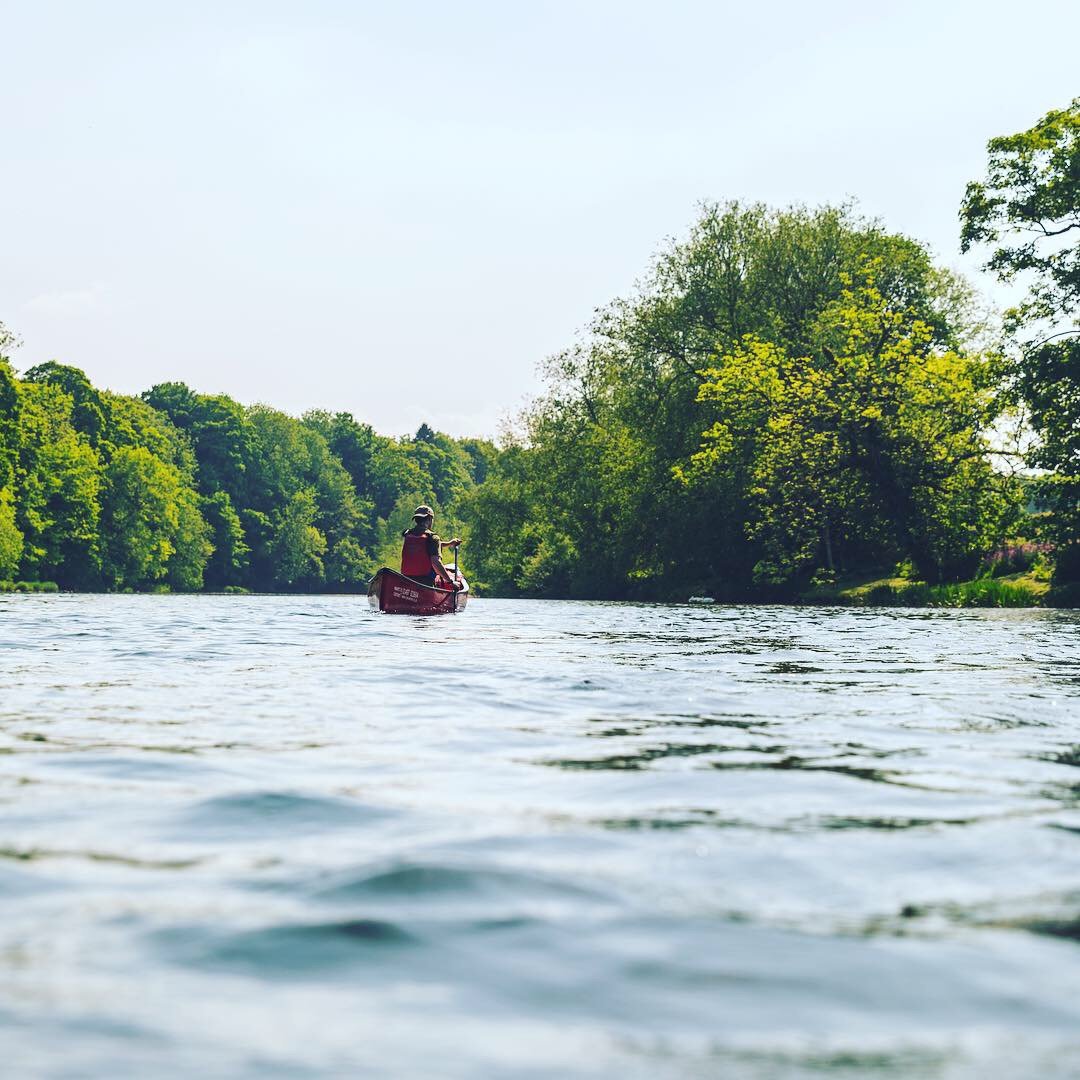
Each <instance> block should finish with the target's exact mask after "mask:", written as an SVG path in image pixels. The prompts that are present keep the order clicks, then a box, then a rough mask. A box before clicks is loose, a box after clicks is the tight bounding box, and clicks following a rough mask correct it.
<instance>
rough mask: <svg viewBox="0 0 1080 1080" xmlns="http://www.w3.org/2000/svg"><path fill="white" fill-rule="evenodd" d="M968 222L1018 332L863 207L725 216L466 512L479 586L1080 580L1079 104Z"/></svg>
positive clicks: (978, 190)
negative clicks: (1019, 566) (1015, 568)
mask: <svg viewBox="0 0 1080 1080" xmlns="http://www.w3.org/2000/svg"><path fill="white" fill-rule="evenodd" d="M961 220H962V230H963V233H962V243H963V246H964V248H965V250H966V249H967V247H969V246H971V245H974V244H984V243H985V244H989V245H991V247H992V249H993V250H992V251H991V254H990V257H989V262H988V268H989V269H990V270H991V271H992V272H994V273H996V274H998V275H999V276H1001V277H1002V278H1003V279H1005V280H1009V281H1012V280H1014V279H1016V280H1018V281H1021V282H1023V283H1025V284H1026V285H1027V286H1028V287H1029V293H1028V297H1027V299H1026V301H1025V302H1024V303H1022V304H1021V305H1020V306H1019V307H1017V308H1016V309H1014V310H1012V311H1010V312H1007V313H1006V317H1005V320H1004V325H1003V326H1002V325H1000V324H999V325H997V326H995V325H993V324H991V323H989V322H988V321H987V320H986V318H985V317H984V316H983V315H982V313H981V311H980V307H979V304H978V302H977V298H976V296H975V294H974V293H973V291H972V290H971V288H970V287H969V286H968V285H966V284H965V282H964V281H963V280H961V279H959V278H958V277H956V276H955V275H954V274H951V273H949V272H948V271H947V270H944V269H942V268H940V267H939V266H936V265H935V263H934V261H933V260H932V258H931V256H930V253H929V252H928V250H927V249H926V247H925V246H923V245H922V244H919V243H917V242H916V241H914V240H911V239H909V238H907V237H904V236H900V235H896V234H892V233H889V232H888V231H886V230H884V229H883V228H882V227H881V226H880V225H879V224H877V223H876V222H872V221H867V220H865V219H864V218H862V217H860V216H859V214H857V213H856V212H855V211H854V210H853V209H852V208H851V207H850V206H841V207H825V208H822V209H817V210H807V209H802V208H794V209H789V210H770V209H768V208H766V207H764V206H760V205H750V206H747V205H740V204H737V203H729V204H726V205H711V206H706V207H705V208H704V209H703V211H702V214H701V216H700V218H699V220H698V221H697V222H696V223H695V224H694V226H693V228H692V230H691V231H690V234H689V236H688V237H687V238H686V239H684V240H682V241H681V242H678V243H673V244H671V245H670V246H669V247H668V248H667V249H666V250H665V251H663V252H662V253H661V255H660V256H659V257H658V258H657V260H656V261H655V264H654V266H653V267H652V269H651V271H650V273H649V275H648V276H647V277H646V279H645V280H644V281H643V282H642V283H641V285H640V287H639V289H638V291H637V292H636V294H635V295H633V296H631V297H629V298H626V299H623V300H618V301H616V302H615V303H613V304H611V305H609V306H608V307H606V308H604V309H602V310H601V311H600V312H599V313H598V315H597V316H596V318H595V320H594V322H593V323H592V325H591V327H590V328H589V334H588V335H587V337H586V339H585V340H584V341H583V342H582V343H581V344H580V345H578V346H576V347H574V348H573V349H570V350H568V351H567V352H565V353H563V354H561V355H559V356H557V357H555V358H554V359H553V360H552V361H551V362H550V364H549V368H548V376H549V390H548V393H547V394H546V395H545V396H544V397H543V398H542V399H541V400H540V401H538V402H537V403H536V404H535V405H534V406H533V407H532V408H531V409H529V410H528V411H527V412H526V414H525V415H524V416H523V417H522V420H521V424H520V433H519V439H518V442H517V444H516V445H512V446H509V447H507V448H506V449H505V450H504V452H503V453H502V454H501V455H500V457H499V459H498V461H497V463H496V467H495V469H494V470H493V473H492V475H491V476H490V477H489V479H488V481H487V482H486V483H485V484H483V485H482V486H479V487H477V488H475V489H473V490H472V491H470V492H468V493H466V494H465V495H464V496H463V499H462V503H461V507H460V511H461V513H462V515H463V516H464V517H465V518H466V519H467V520H468V522H469V523H470V526H471V542H470V548H469V552H470V560H471V563H472V565H473V567H474V569H475V570H476V571H477V572H478V575H479V577H480V579H481V580H482V581H484V582H486V583H487V584H488V585H489V586H490V587H491V588H492V589H494V590H495V591H497V592H500V593H504V594H510V595H515V594H517V595H550V596H578V597H625V596H637V597H641V598H666V597H672V598H674V597H680V596H682V597H685V596H686V595H687V593H689V592H708V593H710V594H712V595H715V596H718V597H729V598H738V597H749V596H762V595H772V596H776V597H784V596H790V595H792V594H793V593H795V592H798V591H800V590H801V589H803V588H805V587H807V586H808V585H811V584H820V583H823V582H828V581H829V580H831V579H835V578H836V576H837V575H841V574H845V573H849V574H850V573H856V572H860V571H869V572H873V571H879V572H880V571H885V573H886V575H887V576H888V575H889V574H892V573H897V574H900V575H902V576H905V577H908V578H909V579H912V580H921V581H925V582H929V583H940V582H949V581H956V580H959V579H963V578H970V577H972V576H974V575H976V574H977V573H978V572H979V570H980V566H981V565H985V563H984V560H985V559H986V558H987V557H988V556H991V555H992V552H993V550H994V549H995V547H998V546H999V545H1001V544H1002V543H1003V542H1004V541H1006V539H1008V538H1017V537H1019V538H1028V539H1032V540H1034V541H1036V542H1035V543H1034V544H1032V545H1031V546H1032V547H1033V548H1040V547H1041V548H1042V549H1044V550H1045V548H1046V547H1047V546H1048V545H1052V546H1053V550H1054V552H1055V559H1056V571H1055V572H1056V574H1057V577H1058V580H1059V581H1069V580H1075V579H1076V578H1080V558H1078V554H1077V553H1078V552H1080V339H1078V338H1077V337H1076V334H1077V331H1076V325H1077V324H1076V322H1075V321H1074V319H1075V314H1076V311H1077V309H1078V306H1080V242H1078V240H1080V99H1078V100H1077V101H1075V102H1073V103H1072V104H1071V105H1070V106H1069V107H1068V108H1067V109H1065V110H1060V111H1056V112H1053V113H1051V114H1049V115H1048V116H1046V117H1044V118H1043V119H1042V120H1041V121H1039V123H1038V124H1037V125H1036V126H1035V127H1034V128H1032V129H1031V130H1030V131H1028V132H1024V133H1021V134H1020V135H1016V136H1010V137H1007V138H1003V139H995V140H993V141H992V142H991V144H990V164H989V169H988V175H987V179H986V181H985V182H982V183H973V184H971V185H970V186H969V188H968V191H967V194H966V197H965V199H964V203H963V207H962V210H961ZM1074 230H1078V231H1074ZM1071 320H1073V321H1071Z"/></svg>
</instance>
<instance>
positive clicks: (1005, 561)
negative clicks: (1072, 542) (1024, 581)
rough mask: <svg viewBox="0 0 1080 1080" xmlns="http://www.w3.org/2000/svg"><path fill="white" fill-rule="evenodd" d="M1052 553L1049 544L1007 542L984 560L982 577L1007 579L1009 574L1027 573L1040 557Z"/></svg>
mask: <svg viewBox="0 0 1080 1080" xmlns="http://www.w3.org/2000/svg"><path fill="white" fill-rule="evenodd" d="M1050 551H1051V545H1050V544H1047V543H1035V542H1033V541H1031V540H1007V541H1006V542H1005V543H1004V544H1002V545H1001V546H1000V547H998V548H995V549H994V550H993V551H991V552H990V553H989V554H988V555H986V556H985V557H984V558H983V561H982V568H981V569H982V573H981V574H980V576H982V575H989V576H990V577H1005V576H1006V575H1008V574H1024V573H1027V571H1028V570H1030V569H1031V568H1032V567H1033V566H1034V565H1035V563H1036V561H1037V560H1038V559H1039V558H1040V557H1042V556H1043V555H1046V554H1048V553H1049V552H1050Z"/></svg>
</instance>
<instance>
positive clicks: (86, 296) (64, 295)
mask: <svg viewBox="0 0 1080 1080" xmlns="http://www.w3.org/2000/svg"><path fill="white" fill-rule="evenodd" d="M106 291H107V290H106V289H105V286H104V285H91V286H89V287H88V288H85V289H64V290H58V291H56V292H46V293H39V294H38V295H37V296H33V297H31V298H30V299H29V300H27V301H26V303H25V304H23V308H24V309H25V310H26V311H29V312H32V313H34V314H36V315H51V316H53V317H56V318H77V317H79V316H81V315H92V314H94V313H95V312H97V311H100V310H101V309H102V306H103V301H104V300H105V295H106Z"/></svg>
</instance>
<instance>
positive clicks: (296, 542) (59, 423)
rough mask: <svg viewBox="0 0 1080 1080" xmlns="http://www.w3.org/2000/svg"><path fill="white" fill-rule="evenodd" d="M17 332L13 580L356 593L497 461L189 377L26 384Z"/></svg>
mask: <svg viewBox="0 0 1080 1080" xmlns="http://www.w3.org/2000/svg"><path fill="white" fill-rule="evenodd" d="M12 344H13V339H12V337H11V335H10V334H7V333H6V332H4V331H3V329H2V328H0V581H3V580H5V579H12V578H21V579H24V580H29V581H54V582H56V583H57V584H58V585H60V586H61V587H62V588H69V589H108V590H126V589H132V590H152V589H176V590H183V591H192V590H198V589H213V590H226V589H251V590H304V591H319V590H346V591H348V590H355V589H358V588H362V587H363V586H364V584H365V583H366V581H367V579H368V578H369V577H370V575H371V574H372V573H373V572H374V570H375V569H376V568H377V566H378V565H379V564H380V562H382V561H389V562H391V563H393V562H394V561H396V559H397V557H398V548H399V546H400V540H399V536H400V531H401V529H403V528H404V527H405V526H406V525H407V524H408V522H409V519H410V516H411V513H412V510H413V508H414V507H415V506H416V504H417V503H419V502H424V501H426V502H429V503H433V504H435V505H436V506H439V505H441V504H442V505H449V504H452V503H453V502H454V501H456V500H457V499H459V498H460V497H461V496H462V495H463V494H464V493H465V492H467V491H468V490H470V489H471V488H472V487H474V486H475V485H476V484H477V483H479V482H482V481H483V479H484V478H485V476H486V474H487V471H488V469H489V467H490V465H491V463H492V462H493V461H494V459H495V457H496V450H495V447H494V446H493V445H492V444H491V443H488V442H485V441H483V440H479V439H451V438H449V437H448V436H446V435H442V434H439V433H438V432H434V431H432V430H431V429H430V428H428V427H427V426H426V425H424V426H422V427H421V428H420V430H419V431H418V432H417V433H416V435H415V437H413V438H411V439H401V440H395V439H390V438H386V437H383V436H380V435H377V434H375V432H374V431H373V430H372V429H371V427H370V426H369V425H367V424H362V423H359V422H357V421H356V420H355V419H353V417H352V416H350V415H349V414H347V413H335V414H330V413H327V412H311V413H308V414H306V415H305V416H304V417H303V418H301V419H296V418H294V417H291V416H287V415H285V414H284V413H282V412H279V411H277V410H275V409H271V408H268V407H266V406H262V405H256V406H252V407H244V406H242V405H240V404H239V403H237V402H236V401H234V400H232V399H231V398H229V397H227V396H225V395H221V394H217V395H208V394H199V393H195V392H194V391H193V390H191V389H189V388H188V387H187V386H185V385H184V384H183V383H164V384H161V385H159V386H155V387H153V388H152V389H151V390H148V391H147V392H146V393H144V394H142V395H141V396H140V397H137V398H135V397H126V396H123V395H120V394H113V393H110V392H108V391H106V390H99V389H97V388H95V387H94V386H93V385H91V383H90V381H89V380H88V379H87V377H86V375H85V374H84V373H83V372H82V371H80V370H79V369H77V368H74V367H69V366H66V365H63V364H57V363H47V364H42V365H39V366H37V367H34V368H31V369H30V370H29V371H27V372H26V373H25V374H24V375H23V376H22V378H18V377H17V376H16V375H15V372H14V370H13V368H12V366H11V363H10V360H9V359H8V358H7V357H6V356H5V355H3V354H4V353H5V352H6V351H8V348H7V347H10V346H11V345H12Z"/></svg>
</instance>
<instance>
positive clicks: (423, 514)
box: [413, 505, 435, 521]
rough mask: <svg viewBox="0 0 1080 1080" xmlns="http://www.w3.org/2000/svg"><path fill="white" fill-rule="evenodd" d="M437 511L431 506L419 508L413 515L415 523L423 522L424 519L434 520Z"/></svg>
mask: <svg viewBox="0 0 1080 1080" xmlns="http://www.w3.org/2000/svg"><path fill="white" fill-rule="evenodd" d="M434 516H435V511H434V510H432V509H431V507H430V506H427V505H424V506H418V507H417V508H416V510H415V511H414V513H413V521H422V520H423V519H424V518H433V517H434Z"/></svg>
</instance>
